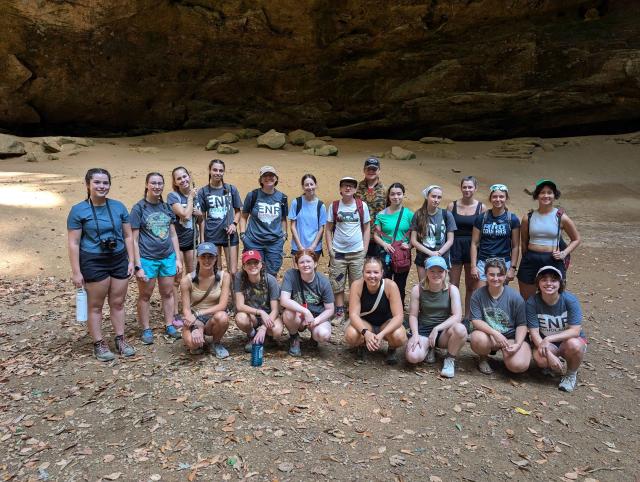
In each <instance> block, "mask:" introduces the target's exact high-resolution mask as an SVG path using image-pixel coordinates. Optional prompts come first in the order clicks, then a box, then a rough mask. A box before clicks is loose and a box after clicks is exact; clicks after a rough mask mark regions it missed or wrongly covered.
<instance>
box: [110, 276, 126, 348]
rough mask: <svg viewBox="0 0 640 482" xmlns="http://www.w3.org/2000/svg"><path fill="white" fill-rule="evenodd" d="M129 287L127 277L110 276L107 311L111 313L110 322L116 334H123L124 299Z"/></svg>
mask: <svg viewBox="0 0 640 482" xmlns="http://www.w3.org/2000/svg"><path fill="white" fill-rule="evenodd" d="M128 287H129V280H128V279H115V278H111V286H110V287H109V311H110V313H111V324H112V325H113V330H114V331H115V332H116V336H120V335H124V316H125V314H124V300H125V297H126V296H127V288H128Z"/></svg>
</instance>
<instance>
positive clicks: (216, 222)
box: [198, 184, 242, 245]
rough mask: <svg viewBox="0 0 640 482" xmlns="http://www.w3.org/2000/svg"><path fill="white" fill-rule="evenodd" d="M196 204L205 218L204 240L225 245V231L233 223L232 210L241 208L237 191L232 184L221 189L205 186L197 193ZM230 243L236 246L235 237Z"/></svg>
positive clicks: (235, 236)
mask: <svg viewBox="0 0 640 482" xmlns="http://www.w3.org/2000/svg"><path fill="white" fill-rule="evenodd" d="M225 187H226V190H227V194H226V195H225V193H224V192H225ZM198 204H199V205H200V209H202V212H203V213H204V214H206V218H207V220H206V222H205V229H204V239H205V240H206V241H210V242H212V243H214V244H217V245H221V244H227V241H228V240H227V231H226V229H227V226H228V225H229V224H231V223H233V216H234V209H240V208H242V200H241V199H240V193H239V192H238V189H237V188H236V187H235V186H234V185H233V184H225V185H224V186H223V187H211V186H210V185H207V186H205V187H203V188H202V189H200V190H199V191H198ZM231 242H232V243H234V244H237V235H234V236H233V239H231Z"/></svg>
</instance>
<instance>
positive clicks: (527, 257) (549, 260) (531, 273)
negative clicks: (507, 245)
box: [518, 251, 565, 285]
mask: <svg viewBox="0 0 640 482" xmlns="http://www.w3.org/2000/svg"><path fill="white" fill-rule="evenodd" d="M543 266H553V267H554V268H558V269H559V270H560V272H561V273H562V279H564V277H565V269H564V262H563V261H562V260H558V259H554V258H553V255H552V254H551V253H539V252H537V251H527V252H526V253H525V254H524V256H523V257H522V261H520V268H518V280H519V281H521V282H522V283H525V284H528V285H532V284H534V283H535V281H536V274H537V273H538V270H539V269H540V268H542V267H543Z"/></svg>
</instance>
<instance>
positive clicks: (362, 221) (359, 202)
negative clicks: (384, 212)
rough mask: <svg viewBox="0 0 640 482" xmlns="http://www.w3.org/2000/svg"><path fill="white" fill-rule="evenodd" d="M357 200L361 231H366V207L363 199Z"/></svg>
mask: <svg viewBox="0 0 640 482" xmlns="http://www.w3.org/2000/svg"><path fill="white" fill-rule="evenodd" d="M355 199H356V209H357V210H358V216H359V217H360V229H363V230H364V206H363V205H362V199H360V198H358V197H357V198H355Z"/></svg>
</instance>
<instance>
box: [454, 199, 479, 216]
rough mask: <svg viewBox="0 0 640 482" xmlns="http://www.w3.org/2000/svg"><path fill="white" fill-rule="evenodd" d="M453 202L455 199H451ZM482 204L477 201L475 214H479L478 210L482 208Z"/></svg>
mask: <svg viewBox="0 0 640 482" xmlns="http://www.w3.org/2000/svg"><path fill="white" fill-rule="evenodd" d="M453 202H454V203H455V201H453ZM482 206H483V204H482V203H481V202H480V201H478V205H477V206H476V212H475V215H476V216H477V215H478V214H480V210H481V209H482Z"/></svg>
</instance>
